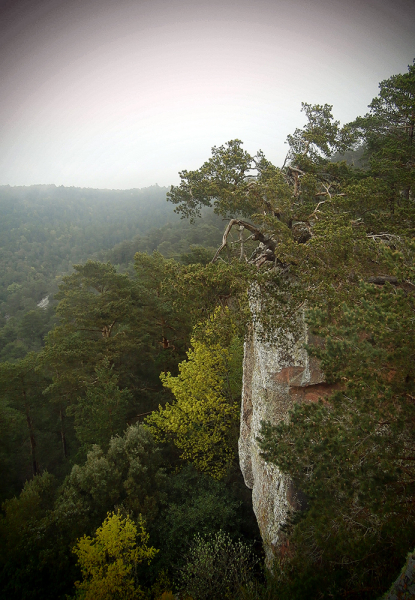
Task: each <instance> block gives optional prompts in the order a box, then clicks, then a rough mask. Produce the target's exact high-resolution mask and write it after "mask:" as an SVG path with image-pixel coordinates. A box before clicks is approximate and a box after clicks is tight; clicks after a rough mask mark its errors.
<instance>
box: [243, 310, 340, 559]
mask: <svg viewBox="0 0 415 600" xmlns="http://www.w3.org/2000/svg"><path fill="white" fill-rule="evenodd" d="M305 343H309V344H310V343H317V340H315V339H311V336H310V334H309V333H308V331H307V326H306V324H305V322H304V319H303V318H302V317H301V322H300V328H299V333H298V334H297V336H296V337H295V336H293V335H291V334H283V333H281V336H280V337H278V334H277V335H276V336H275V339H274V340H273V341H272V342H266V341H264V340H263V339H261V336H260V334H259V332H258V328H257V329H256V328H255V327H253V328H252V331H251V334H250V335H249V336H248V338H247V340H246V342H245V353H244V365H243V389H242V407H241V431H240V438H239V460H240V466H241V470H242V474H243V476H244V480H245V484H246V485H247V486H248V487H249V488H251V489H252V502H253V508H254V512H255V515H256V518H257V521H258V525H259V529H260V532H261V535H262V539H263V542H264V548H265V552H266V556H267V563H268V565H269V566H270V565H271V564H272V560H273V557H274V556H275V553H276V552H277V551H278V548H280V547H281V546H282V545H283V544H284V536H283V534H282V532H281V526H282V525H283V524H284V523H285V522H286V520H287V516H288V514H289V513H290V511H292V510H296V509H298V508H299V499H298V494H297V493H296V491H295V489H294V486H293V485H292V483H291V481H290V479H289V478H288V477H287V476H286V475H283V474H282V473H281V472H280V471H279V469H278V468H277V467H276V466H275V465H272V464H269V463H267V462H266V461H264V460H263V459H262V458H261V456H260V450H259V447H258V444H257V441H256V438H257V437H258V436H259V432H260V427H261V421H269V422H270V423H272V424H274V425H276V424H278V423H279V422H280V421H281V420H286V419H287V418H288V412H289V410H290V408H291V407H292V405H293V403H294V402H311V401H315V400H317V399H318V398H320V397H322V396H325V395H327V394H329V393H330V391H331V389H332V387H331V386H328V385H327V384H325V383H324V376H323V373H322V372H321V370H320V368H319V364H318V361H317V359H315V358H313V357H309V356H308V354H307V352H306V350H305V349H304V344H305Z"/></svg>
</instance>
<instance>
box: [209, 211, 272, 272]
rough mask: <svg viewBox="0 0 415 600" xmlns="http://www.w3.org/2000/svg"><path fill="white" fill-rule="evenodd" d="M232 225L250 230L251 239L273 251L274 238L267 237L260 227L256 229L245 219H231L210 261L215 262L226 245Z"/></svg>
mask: <svg viewBox="0 0 415 600" xmlns="http://www.w3.org/2000/svg"><path fill="white" fill-rule="evenodd" d="M234 225H239V227H242V228H243V229H247V230H248V231H251V232H252V236H251V237H252V239H253V240H256V241H259V242H262V244H264V246H265V247H266V248H267V249H269V250H271V252H272V253H274V251H275V248H276V247H277V243H276V242H275V241H274V240H272V239H271V238H267V237H266V236H265V235H264V234H263V233H262V231H261V230H260V229H258V228H257V227H255V226H254V225H252V224H251V223H248V222H247V221H242V220H240V219H231V220H230V221H229V223H228V225H227V227H226V229H225V231H224V234H223V237H222V244H221V245H220V246H219V248H218V249H217V250H216V253H215V256H214V257H213V258H212V260H211V262H212V263H215V262H216V261H217V259H218V257H219V254H220V253H221V252H222V250H223V249H224V248H225V247H226V246H227V245H228V236H229V234H230V231H231V229H232V227H233V226H234Z"/></svg>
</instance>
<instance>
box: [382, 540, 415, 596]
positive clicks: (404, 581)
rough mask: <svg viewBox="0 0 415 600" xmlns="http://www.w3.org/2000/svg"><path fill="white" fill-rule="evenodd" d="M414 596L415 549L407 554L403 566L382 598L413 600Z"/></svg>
mask: <svg viewBox="0 0 415 600" xmlns="http://www.w3.org/2000/svg"><path fill="white" fill-rule="evenodd" d="M414 598H415V550H414V551H413V552H411V553H410V554H408V557H407V559H406V563H405V566H404V568H403V569H402V571H401V574H400V575H399V577H398V578H397V580H396V581H395V582H394V583H393V585H392V587H391V589H390V590H389V592H387V593H386V594H385V595H384V596H383V597H382V600H413V599H414Z"/></svg>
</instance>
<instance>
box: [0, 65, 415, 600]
mask: <svg viewBox="0 0 415 600" xmlns="http://www.w3.org/2000/svg"><path fill="white" fill-rule="evenodd" d="M303 111H304V113H305V115H306V117H307V123H306V125H305V126H304V127H303V128H302V129H297V130H296V131H295V132H294V133H293V134H292V135H291V136H289V137H288V140H287V141H288V147H289V152H288V155H287V159H286V161H285V164H284V165H283V166H282V167H281V168H279V167H276V166H274V165H272V164H271V163H270V162H269V161H268V160H267V159H266V157H265V156H264V155H263V153H262V152H261V151H259V152H258V153H257V154H256V155H254V156H252V155H250V154H249V153H247V152H246V151H245V150H244V148H243V144H242V142H241V141H240V140H232V141H230V142H228V143H227V144H225V145H223V146H219V147H213V149H212V156H211V158H209V159H208V160H207V161H206V162H205V163H204V164H203V165H202V167H201V168H200V169H198V170H195V171H182V172H181V173H180V177H181V183H180V185H178V186H176V187H174V186H173V187H172V188H171V190H170V191H169V193H168V194H167V195H168V199H169V200H170V203H173V204H174V205H175V206H176V211H177V212H178V213H179V214H181V215H182V216H183V217H186V218H190V219H191V220H195V221H197V220H198V219H199V217H200V215H203V220H202V222H201V225H199V226H197V225H194V226H193V225H189V224H188V223H187V222H184V221H180V222H172V224H171V225H165V226H163V224H162V222H161V220H162V218H164V217H163V215H166V221H168V219H170V218H171V215H170V213H168V212H164V210H166V207H167V208H168V207H169V206H171V204H167V203H166V204H165V205H164V204H163V206H164V209H163V208H162V205H161V195H162V194H161V193H160V192H161V190H160V188H150V192H151V194H150V195H152V198H153V200H152V201H153V207H156V209H155V210H156V212H155V213H152V212H151V211H150V210H149V211H148V212H146V209H145V208H144V206H145V205H144V204H141V203H140V202H138V198H140V197H141V196H140V195H143V198H144V195H145V194H147V192H148V191H143V192H135V191H134V193H133V192H132V191H128V192H127V191H126V192H117V193H116V194H118V196H117V198H118V199H119V202H118V203H117V204H116V205H112V204H111V203H110V202H108V205H107V204H106V198H107V195H108V198H109V197H110V194H112V192H101V191H100V192H97V191H85V190H77V191H74V190H73V191H67V190H65V189H64V188H63V189H62V188H42V187H36V188H34V189H33V190H34V192H36V194H37V199H36V200H33V201H32V200H31V201H30V202H29V199H27V197H26V196H25V194H26V193H27V190H19V189H17V190H16V191H15V192H14V191H13V190H14V188H10V189H7V190H4V189H3V190H0V192H1V194H2V195H1V198H2V199H3V200H2V202H4V205H5V206H6V207H8V208H7V211H6V214H7V219H8V221H7V223H8V226H7V227H6V226H4V231H5V237H4V238H3V237H2V239H4V240H5V241H4V244H3V242H2V248H1V253H2V254H1V256H2V259H1V260H2V261H4V265H5V269H4V272H3V278H4V281H2V293H3V294H4V296H3V304H2V311H3V313H2V314H3V324H2V329H1V333H0V340H1V344H2V346H1V348H2V352H3V354H2V357H3V362H2V363H0V389H1V396H0V400H1V404H0V427H1V430H2V432H1V436H0V463H1V470H2V473H3V477H2V480H1V489H0V493H1V496H2V499H3V500H4V502H3V505H2V515H1V517H0V538H1V544H0V581H1V586H2V590H3V594H4V595H5V597H7V598H10V599H15V598H16V599H17V598H42V600H43V599H48V598H51V599H52V598H53V599H54V600H56V599H57V598H62V599H63V598H65V595H66V594H69V595H71V597H74V598H75V597H76V598H81V597H92V596H91V594H92V592H91V590H97V591H95V592H94V595H95V596H96V595H97V594H98V597H100V598H101V597H102V598H107V597H109V596H108V594H109V592H108V590H109V589H110V588H111V589H113V590H115V591H113V592H111V593H114V594H115V593H118V594H121V596H120V597H131V598H136V597H137V598H148V599H155V600H158V599H159V598H161V597H162V594H163V593H164V594H165V596H164V597H165V598H166V597H168V596H167V594H168V593H169V592H172V591H178V590H180V589H181V590H182V591H186V590H187V592H189V593H190V594H192V593H194V594H196V596H195V597H194V600H197V594H199V595H200V594H203V590H206V589H211V588H210V587H209V586H211V585H212V581H214V580H215V579H214V578H217V580H218V581H224V580H225V575H224V574H225V573H226V572H228V573H229V572H231V571H232V577H231V578H230V579H229V585H228V587H227V588H226V590H224V591H223V592H221V593H222V597H223V598H225V597H227V598H230V599H231V598H233V599H236V598H281V599H284V598H286V599H287V600H288V599H290V600H291V599H295V598H298V599H299V600H300V599H302V598H310V599H312V598H315V599H316V600H317V599H320V598H333V597H334V598H343V597H344V598H346V597H347V598H351V599H356V600H357V599H367V600H369V599H376V598H379V597H380V596H381V595H382V594H383V593H384V592H385V591H386V590H387V589H388V587H389V586H390V584H391V583H392V581H393V580H394V579H395V578H396V576H397V575H398V573H399V571H400V569H401V567H402V565H403V563H404V561H405V557H406V555H407V553H408V552H409V551H411V550H413V549H414V546H415V518H414V517H415V515H414V498H415V495H414V494H415V487H414V486H415V483H414V482H415V473H414V468H415V467H414V447H415V439H414V436H415V405H414V398H415V389H414V388H415V381H414V377H415V373H414V353H415V348H414V335H413V333H414V308H415V306H414V298H415V297H414V290H415V279H414V250H415V241H414V227H415V205H414V184H415V169H414V167H415V150H414V127H415V117H414V115H415V64H414V65H412V66H410V67H409V68H408V72H407V73H405V74H403V75H396V76H393V77H391V78H390V79H388V80H386V81H384V82H382V83H381V84H380V91H379V95H378V96H377V98H375V99H374V100H373V102H372V103H371V105H370V107H369V112H368V114H367V115H365V116H364V117H358V118H357V119H356V120H355V121H354V122H352V123H349V124H347V125H345V126H343V127H340V124H339V123H338V122H336V121H335V120H334V118H333V116H332V107H330V106H328V105H314V106H312V105H309V104H303ZM355 152H357V154H355ZM343 156H344V157H345V158H346V159H347V160H342V157H343ZM353 157H355V158H356V160H354V158H353ZM31 189H32V188H29V190H31ZM150 192H149V193H150ZM14 193H15V194H16V196H13V194H14ZM131 193H133V197H132V198H131V197H130V196H128V194H130V195H131ZM164 193H165V191H164V192H163V194H164ZM71 194H72V196H71ZM86 194H89V198H88V202H87V203H86V204H85V203H84V202H83V201H81V199H82V198H84V199H85V198H86V196H85V195H86ZM134 194H136V195H134ZM159 194H160V195H159ZM47 195H49V199H48V198H47ZM98 196H103V197H104V198H105V202H104V204H102V202H103V199H102V198H101V197H100V199H99V200H98V199H96V200H95V198H98ZM63 197H65V198H64V199H62V198H63ZM113 197H115V196H113ZM12 198H14V200H12ZM163 202H164V200H163ZM46 204H48V206H49V207H55V208H53V210H52V209H51V211H50V212H48V213H46V212H42V211H43V210H44V209H43V208H42V207H43V206H44V205H46ZM66 205H67V206H66ZM89 205H90V206H91V207H92V208H91V210H92V213H88V214H87V208H88V206H89ZM103 206H105V207H106V209H105V210H103V208H102V207H103ZM94 207H95V208H94ZM5 210H6V209H5ZM65 211H67V212H65ZM94 211H95V212H94ZM212 211H213V213H214V214H215V213H216V215H218V220H215V216H214V214H213V215H212ZM22 215H25V218H24V219H22ZM68 215H69V216H68ZM167 215H168V217H167ZM153 216H155V219H154V220H153ZM222 218H225V219H227V220H228V226H227V227H226V226H223V223H221V221H220V219H222ZM139 222H140V223H141V226H142V229H141V230H140V229H139V227H138V223H139ZM77 223H78V224H77ZM87 223H88V225H86V224H87ZM134 223H135V224H134ZM155 225H157V226H158V229H157V230H155V229H153V230H151V227H154V226H155ZM160 225H162V227H161V228H160ZM219 227H220V228H221V230H222V231H221V232H220V233H219ZM137 231H138V233H139V236H137ZM223 231H224V233H223ZM24 232H25V233H24ZM6 234H7V235H6ZM222 234H223V237H222ZM42 236H43V237H42ZM23 238H24V239H23ZM76 240H79V241H80V244H79V247H77V245H76ZM221 240H222V241H221ZM156 242H158V244H157V246H154V244H155V243H156ZM18 244H20V246H21V249H22V250H23V252H21V251H20V246H19V250H17V247H18V246H17V245H18ZM100 244H101V245H100ZM196 244H197V246H196ZM156 249H158V252H154V253H152V254H150V252H152V251H153V250H156ZM135 252H137V253H135ZM19 253H20V254H19ZM100 253H101V254H100ZM105 253H106V254H105ZM134 254H135V258H134V267H133V266H132V264H131V259H132V257H133V256H134ZM108 257H111V259H112V262H113V263H114V264H112V263H111V262H105V260H107V258H108ZM99 259H104V262H101V261H100V260H99ZM74 261H78V263H79V264H75V265H73V266H72V263H73V262H74ZM32 269H33V271H32ZM65 271H67V274H65V275H64V273H65ZM56 275H59V276H60V277H61V279H60V285H59V291H57V290H56V287H53V286H52V281H54V278H55V277H56ZM55 285H56V284H55ZM48 294H51V295H52V294H53V295H54V298H55V300H54V301H55V302H56V310H55V311H52V308H47V309H46V310H44V309H42V308H39V307H37V306H36V304H38V303H39V302H40V301H41V300H42V298H44V297H45V296H46V295H48ZM250 303H251V306H252V303H255V305H256V306H257V307H259V308H260V310H256V316H255V318H257V319H258V320H259V321H260V324H261V327H262V330H263V332H264V337H270V338H272V336H273V335H274V334H275V331H276V330H277V329H278V330H279V332H280V333H279V335H281V332H284V334H286V335H289V333H290V332H292V331H293V329H294V328H295V327H296V319H295V314H296V312H297V311H298V310H300V309H301V310H306V318H307V321H308V323H309V327H310V328H311V329H312V331H313V332H314V333H315V334H316V335H318V336H320V337H321V338H322V339H323V340H324V345H323V346H322V347H321V348H318V349H315V348H314V349H312V348H309V349H308V350H309V352H311V353H314V354H316V355H317V356H318V357H319V358H320V359H321V361H322V367H323V369H324V372H325V374H326V377H327V381H328V382H333V383H335V382H337V383H339V384H340V385H339V386H338V388H337V391H336V392H335V393H334V394H333V395H332V396H331V397H329V398H328V399H326V400H325V401H324V402H322V401H320V402H317V403H314V404H307V405H297V406H296V407H295V408H294V410H293V412H292V414H291V417H290V421H289V423H281V424H280V425H279V426H278V427H276V428H274V427H271V426H270V425H269V424H267V423H264V424H263V434H262V440H261V447H262V451H263V455H264V457H265V458H266V459H267V460H268V461H270V462H273V463H275V464H277V465H278V466H279V467H280V468H281V470H283V471H284V472H285V473H287V474H289V475H290V476H291V477H292V479H293V480H294V481H295V482H296V484H297V485H298V486H299V487H300V488H301V489H302V491H303V492H304V493H305V494H306V496H307V508H306V510H304V511H302V512H301V513H300V512H299V513H296V514H293V516H292V520H291V522H290V523H289V524H288V526H287V535H288V536H289V539H290V550H289V552H285V553H282V554H281V555H279V556H278V557H277V558H276V562H275V565H274V571H273V576H272V577H271V576H269V579H268V581H266V580H265V578H264V575H263V574H261V572H260V569H254V570H253V571H252V572H250V573H248V572H247V569H246V568H245V567H246V561H247V558H246V557H247V556H252V552H254V553H256V558H255V559H254V558H252V561H251V562H252V564H257V563H258V561H261V560H262V555H261V551H260V544H259V539H258V529H257V527H256V523H255V520H254V517H253V514H252V509H251V504H250V496H249V491H248V490H247V489H246V488H245V487H244V485H243V482H242V481H241V475H240V472H239V468H238V464H237V444H236V441H237V423H238V399H239V396H240V386H241V382H242V368H241V364H242V346H243V341H244V337H245V336H246V335H247V324H248V323H249V322H250V321H251V320H252V318H253V316H252V314H251V311H250ZM47 311H50V312H47ZM52 315H54V316H52ZM139 531H141V534H139V533H138V532H139ZM196 534H197V535H196ZM195 536H196V537H195ZM249 546H251V547H249ZM103 548H106V554H105V557H104V555H103V553H102V549H103ZM238 553H239V554H238ZM250 553H251V554H250ZM238 556H239V557H241V556H243V557H244V560H243V561H242V562H243V565H242V564H241V569H242V567H243V569H242V570H241V571H240V573H239V575H238V571H237V570H235V563H237V561H238V559H237V558H235V557H238ZM148 563H149V564H148ZM206 564H209V565H210V567H209V568H208V569H206ZM229 565H232V569H231V571H230V570H229V569H228V567H229ZM229 568H230V567H229ZM227 569H228V571H227ZM242 571H243V572H242ZM75 582H77V583H76V584H75ZM105 582H107V583H108V585H107V584H106V583H105ZM111 586H112V587H111ZM198 590H199V591H198ZM200 590H202V591H200ZM88 594H90V595H89V596H88ZM100 594H101V595H100ZM122 594H124V596H122ZM111 597H112V596H111ZM200 597H202V596H200Z"/></svg>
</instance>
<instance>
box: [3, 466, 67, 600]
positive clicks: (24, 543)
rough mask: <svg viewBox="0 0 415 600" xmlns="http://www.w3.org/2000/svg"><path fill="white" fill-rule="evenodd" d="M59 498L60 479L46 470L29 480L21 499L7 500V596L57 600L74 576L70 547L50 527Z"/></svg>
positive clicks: (5, 584) (5, 565)
mask: <svg viewBox="0 0 415 600" xmlns="http://www.w3.org/2000/svg"><path fill="white" fill-rule="evenodd" d="M55 497H56V481H55V479H54V478H53V477H52V476H51V475H50V474H48V473H44V474H43V475H38V476H36V477H34V478H33V479H32V480H31V481H28V482H26V484H25V486H24V488H23V490H22V492H21V494H20V496H19V497H18V498H11V499H9V500H6V501H5V502H4V503H3V505H2V509H3V514H2V515H1V516H0V589H1V590H2V595H3V597H4V598H9V599H10V600H18V599H20V598H28V599H32V598H33V599H35V598H45V599H47V600H53V599H56V597H57V596H59V595H60V594H62V592H63V590H64V589H65V583H68V582H67V577H68V575H69V578H70V577H71V575H72V573H71V569H70V565H68V561H67V560H66V555H67V553H68V552H67V550H68V547H64V548H62V545H61V543H59V541H60V540H59V541H58V540H57V539H56V537H55V535H54V532H53V531H52V530H51V529H49V528H48V526H47V515H48V513H49V511H51V510H52V509H53V504H54V500H55ZM51 546H52V548H51ZM65 580H66V581H65ZM62 584H63V585H62Z"/></svg>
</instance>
